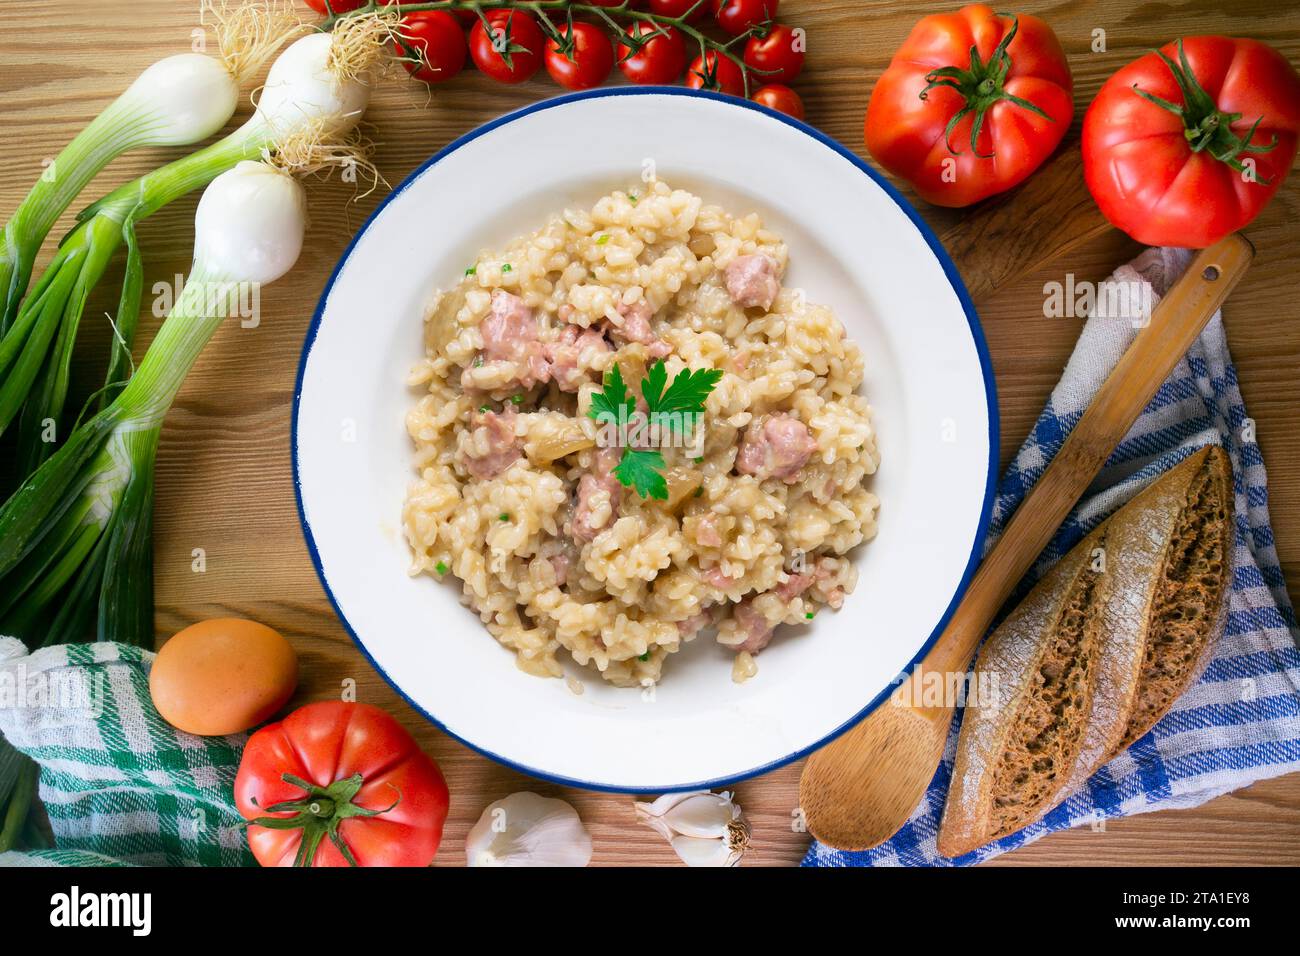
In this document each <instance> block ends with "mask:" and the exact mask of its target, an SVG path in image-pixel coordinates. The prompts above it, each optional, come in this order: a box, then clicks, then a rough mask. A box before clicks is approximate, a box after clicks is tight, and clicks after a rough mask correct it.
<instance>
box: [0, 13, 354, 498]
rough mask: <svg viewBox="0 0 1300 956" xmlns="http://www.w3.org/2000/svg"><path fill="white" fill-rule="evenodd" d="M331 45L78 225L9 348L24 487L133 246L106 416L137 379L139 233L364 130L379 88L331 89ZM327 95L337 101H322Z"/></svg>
mask: <svg viewBox="0 0 1300 956" xmlns="http://www.w3.org/2000/svg"><path fill="white" fill-rule="evenodd" d="M329 45H330V37H329V35H328V34H316V35H314V36H311V37H305V38H303V39H301V40H299V41H298V42H296V43H294V44H292V45H291V46H290V47H289V48H288V49H287V50H286V51H285V52H284V54H283V55H282V56H281V57H280V58H279V59H278V60H277V61H276V62H275V64H274V65H273V66H272V67H271V71H270V74H269V75H268V77H267V84H268V90H267V91H266V93H264V95H263V97H262V99H261V101H260V102H259V104H258V108H257V110H256V112H255V113H254V114H253V116H252V117H251V118H250V119H249V120H248V122H246V123H245V124H244V125H243V126H241V127H240V128H239V129H238V130H236V131H235V132H233V133H231V134H230V135H229V136H227V137H225V138H224V139H222V140H220V141H219V142H217V143H214V144H213V145H211V146H209V147H207V148H206V149H202V150H199V151H198V152H195V153H193V154H191V155H189V156H187V157H185V158H183V159H179V160H177V161H175V162H173V163H169V164H168V165H166V166H163V167H161V168H160V169H156V170H154V171H153V172H151V173H149V174H147V175H145V176H142V177H141V178H139V179H137V180H136V181H134V182H132V183H129V184H127V185H125V186H122V187H120V188H118V189H116V190H114V191H113V192H112V193H110V194H109V195H107V196H105V197H104V198H103V199H101V200H99V201H98V202H96V203H93V204H92V205H91V206H89V207H87V208H86V209H85V210H84V211H83V212H82V213H81V215H80V216H79V217H78V218H79V220H80V222H79V224H78V226H77V227H76V228H75V229H74V230H73V231H72V232H71V233H70V234H69V236H68V237H67V238H66V239H65V240H64V242H63V243H62V245H61V246H60V248H59V251H58V253H57V254H56V256H55V259H54V261H53V262H51V264H50V266H49V267H48V268H47V269H46V271H45V274H44V275H43V276H42V277H41V279H40V281H39V282H38V284H37V285H36V287H35V288H34V289H33V290H32V294H31V295H30V296H28V298H27V299H26V300H25V301H24V303H23V305H22V308H21V309H20V311H19V313H18V315H17V317H16V320H15V322H14V324H13V327H12V328H11V329H9V331H8V333H6V334H5V335H4V337H3V339H0V432H3V430H4V429H5V428H6V427H7V426H8V425H9V424H10V422H11V421H12V420H13V418H14V417H15V415H17V414H18V412H19V409H20V408H21V410H22V417H21V420H20V424H19V437H18V451H17V460H18V477H19V478H20V479H21V478H22V477H24V476H26V475H28V474H30V473H31V472H32V471H34V470H35V468H36V467H37V466H38V465H39V464H40V463H41V462H42V461H44V460H45V459H46V458H47V457H49V455H50V453H51V452H52V451H53V450H54V447H55V445H54V444H53V443H51V442H47V441H45V436H44V434H43V432H44V430H45V428H44V423H45V422H47V421H53V422H56V423H57V422H58V421H59V420H60V418H61V416H62V414H63V411H64V403H65V401H66V399H67V394H68V386H69V373H70V369H71V361H72V351H73V345H74V343H75V341H76V336H77V328H78V325H79V323H80V320H81V315H82V312H83V310H84V308H85V305H86V300H87V297H88V295H89V293H90V291H91V290H92V289H93V288H94V287H95V285H96V284H97V283H98V281H99V280H100V278H102V276H103V274H104V271H105V269H106V267H107V265H108V262H109V260H110V258H111V257H112V255H113V253H114V252H115V250H116V249H117V246H118V244H119V243H120V242H122V241H125V243H126V245H127V268H126V278H125V280H124V284H123V294H122V297H121V300H120V303H119V307H118V314H117V319H116V321H115V323H114V330H115V335H114V340H113V345H112V348H111V356H110V360H109V370H108V375H107V376H106V380H105V388H104V389H103V390H102V391H101V402H100V407H101V408H102V407H103V406H104V405H105V404H106V403H107V402H108V400H110V399H111V398H112V397H113V395H114V394H116V391H117V389H118V387H120V385H121V383H122V382H123V381H124V380H125V379H126V376H127V374H129V367H130V352H131V342H132V339H133V338H134V334H135V328H136V325H137V323H138V320H139V297H140V287H141V285H142V284H143V266H142V263H141V261H140V255H139V251H138V249H137V248H136V241H135V224H136V223H137V222H139V221H140V220H141V219H144V218H145V217H146V216H149V215H152V214H153V213H154V212H156V211H157V210H159V209H161V208H162V207H163V206H165V205H167V204H168V203H171V202H173V201H174V200H176V199H178V198H180V197H181V196H184V195H185V194H186V193H189V192H191V191H192V190H194V189H197V188H199V187H201V186H205V185H207V184H208V183H210V182H211V181H212V180H213V179H214V178H216V177H217V176H218V175H220V174H221V173H223V172H225V171H226V170H228V169H231V168H233V167H234V166H235V164H236V163H239V162H241V161H243V160H247V159H251V158H253V157H255V156H258V155H260V154H262V153H263V152H264V151H267V150H271V149H274V148H275V147H276V145H277V144H278V143H280V144H282V143H284V142H286V141H289V140H292V139H293V138H294V137H304V136H306V137H309V138H312V137H319V136H321V135H322V131H323V130H324V131H327V132H328V135H329V136H330V137H338V136H340V135H341V134H343V133H345V132H347V131H348V130H350V129H351V127H352V126H354V125H355V124H356V122H357V119H358V118H359V116H360V112H361V111H362V110H364V108H365V105H366V103H367V102H368V98H369V87H368V86H366V85H364V84H362V83H360V82H359V81H356V80H351V81H343V80H340V81H339V82H338V83H334V84H332V85H330V84H324V83H322V81H321V78H322V77H325V78H326V79H328V78H329V73H328V65H327V64H328V62H329V61H328V52H329ZM322 89H324V90H328V91H329V92H328V93H326V94H325V95H322V93H321V90H322ZM271 90H274V93H272V92H271Z"/></svg>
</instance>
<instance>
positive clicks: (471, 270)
mask: <svg viewBox="0 0 1300 956" xmlns="http://www.w3.org/2000/svg"><path fill="white" fill-rule="evenodd" d="M476 272H478V266H470V267H469V268H468V269H466V270H465V275H467V276H472V275H474V274H475V273H476Z"/></svg>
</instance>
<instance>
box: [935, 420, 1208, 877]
mask: <svg viewBox="0 0 1300 956" xmlns="http://www.w3.org/2000/svg"><path fill="white" fill-rule="evenodd" d="M1232 495H1233V492H1232V468H1231V464H1230V462H1229V460H1228V456H1227V454H1226V453H1225V452H1224V451H1223V449H1222V448H1219V447H1218V446H1212V447H1207V448H1204V449H1201V450H1200V451H1197V452H1195V453H1194V454H1192V455H1190V456H1188V458H1186V459H1185V460H1184V461H1182V462H1180V463H1179V464H1178V465H1176V466H1175V467H1174V468H1172V469H1170V470H1169V471H1168V472H1166V473H1165V474H1164V475H1162V476H1161V477H1160V478H1159V479H1157V480H1156V481H1155V482H1154V483H1153V484H1152V485H1151V486H1150V487H1148V488H1146V489H1144V490H1143V491H1142V492H1141V493H1140V494H1138V495H1137V496H1136V497H1135V498H1133V499H1132V500H1131V501H1129V502H1128V503H1127V504H1125V505H1124V507H1123V508H1121V509H1120V510H1119V511H1117V512H1116V513H1115V514H1114V515H1112V516H1111V517H1110V518H1108V519H1107V520H1106V521H1105V522H1103V523H1102V524H1101V525H1100V526H1099V527H1097V528H1096V529H1094V531H1093V532H1092V533H1091V534H1089V535H1088V536H1087V537H1086V538H1084V540H1083V541H1081V542H1079V544H1077V545H1076V546H1075V547H1074V548H1073V549H1072V550H1071V551H1070V553H1069V554H1067V555H1066V556H1065V557H1064V558H1062V559H1061V561H1060V562H1058V564H1057V565H1056V567H1054V568H1053V569H1052V570H1051V571H1050V572H1048V574H1047V575H1046V576H1045V577H1044V578H1043V579H1042V580H1041V581H1039V582H1038V584H1037V585H1036V586H1035V587H1034V589H1033V590H1032V591H1030V593H1029V595H1028V596H1027V597H1026V598H1025V599H1024V601H1023V602H1021V604H1020V606H1019V607H1017V608H1016V609H1015V610H1014V611H1012V612H1011V614H1010V615H1008V617H1007V618H1006V620H1005V621H1003V623H1002V624H1001V625H999V627H998V628H997V630H995V631H994V632H993V634H992V635H991V636H990V637H989V639H988V640H987V641H986V642H985V644H984V647H983V648H982V649H981V650H980V654H979V658H978V661H977V663H976V666H975V677H976V681H977V682H978V681H988V680H990V679H993V680H996V682H997V683H996V686H997V687H998V689H999V694H998V695H997V698H998V699H997V701H996V703H995V705H994V706H983V707H981V706H979V705H978V702H972V703H968V705H967V707H966V711H965V714H964V716H963V720H962V727H961V733H960V735H959V738H958V742H957V754H956V760H955V763H954V767H953V779H952V784H951V786H950V788H949V791H948V800H947V803H946V805H945V806H944V814H943V820H942V823H941V825H940V829H939V835H938V847H939V852H941V853H943V854H944V855H945V856H960V855H962V854H964V853H968V852H970V851H971V850H974V849H976V848H977V847H979V846H982V845H984V844H985V843H987V842H989V841H990V840H994V839H997V838H998V837H1001V836H1005V835H1006V834H1008V833H1013V832H1015V831H1016V830H1019V829H1021V828H1023V827H1024V826H1026V825H1028V824H1029V823H1031V822H1033V821H1034V820H1037V819H1039V818H1040V817H1041V816H1042V815H1043V814H1044V813H1046V812H1047V811H1048V810H1049V809H1050V808H1052V807H1053V806H1055V805H1056V804H1057V803H1058V802H1059V801H1060V800H1061V799H1062V798H1063V797H1064V796H1066V795H1067V794H1069V793H1072V792H1074V791H1075V790H1076V789H1077V788H1078V787H1080V786H1082V785H1083V783H1084V782H1085V781H1086V780H1087V779H1088V778H1089V777H1090V776H1091V775H1092V774H1093V773H1094V772H1096V770H1097V769H1098V768H1099V767H1101V766H1102V765H1103V764H1105V763H1106V762H1108V761H1109V760H1110V759H1111V758H1113V757H1114V756H1115V755H1116V754H1117V753H1119V752H1120V751H1121V750H1122V749H1124V748H1125V747H1127V746H1128V745H1129V744H1131V743H1132V742H1133V741H1134V740H1136V739H1137V738H1138V737H1140V736H1141V735H1142V734H1144V733H1146V732H1147V730H1149V729H1150V728H1151V727H1152V726H1153V725H1154V724H1155V723H1156V721H1158V720H1159V719H1160V717H1161V716H1163V715H1164V713H1165V712H1166V711H1167V710H1168V709H1169V707H1170V706H1172V704H1173V702H1174V701H1175V700H1176V699H1177V698H1178V696H1180V695H1181V694H1182V693H1183V692H1184V691H1185V690H1186V689H1187V687H1189V686H1190V685H1191V684H1192V682H1193V681H1194V680H1195V679H1196V677H1197V676H1198V675H1199V673H1200V671H1201V670H1202V669H1203V667H1204V665H1205V661H1206V660H1207V659H1208V657H1209V649H1210V648H1211V647H1212V646H1213V643H1214V639H1215V638H1216V637H1217V635H1218V634H1219V633H1221V631H1222V628H1223V623H1224V619H1225V617H1226V612H1227V603H1228V602H1227V592H1228V586H1229V583H1230V581H1231V557H1232V550H1233V549H1232V533H1233V496H1232ZM1098 555H1100V556H1101V561H1100V562H1098ZM1081 601H1082V604H1081ZM1080 606H1082V607H1084V608H1086V611H1085V617H1086V619H1085V620H1084V621H1083V622H1082V626H1080V624H1079V622H1078V621H1077V620H1075V619H1073V618H1071V617H1070V616H1069V615H1068V614H1067V613H1066V612H1067V611H1068V610H1069V609H1070V608H1071V607H1074V608H1075V609H1076V610H1077V608H1078V607H1080ZM1067 624H1068V625H1069V627H1068V629H1066V630H1063V627H1064V626H1065V625H1067ZM1063 646H1064V647H1067V648H1070V649H1072V653H1074V654H1075V655H1076V656H1077V658H1078V661H1081V662H1083V666H1079V667H1076V668H1075V671H1074V672H1073V673H1074V677H1075V678H1076V680H1077V681H1078V682H1079V686H1078V687H1077V688H1073V690H1074V693H1073V694H1072V695H1071V696H1070V699H1069V700H1068V701H1067V702H1066V706H1063V707H1060V708H1058V710H1059V714H1058V716H1059V717H1060V720H1059V726H1058V727H1057V728H1056V729H1055V736H1054V737H1053V738H1052V743H1053V745H1054V746H1053V747H1052V748H1051V749H1050V753H1048V754H1046V756H1047V757H1048V758H1050V759H1047V760H1035V761H1033V762H1032V763H1031V765H1030V769H1031V771H1032V772H1030V773H1028V774H1026V773H1025V772H1024V770H1023V767H1022V768H1021V769H1020V771H1019V772H1018V773H1016V774H1014V775H1010V776H1008V775H1007V774H1006V773H1002V774H1001V775H1000V776H999V768H1000V767H1002V768H1005V767H1006V764H1007V761H1008V760H1013V761H1014V760H1016V759H1018V758H1019V757H1021V756H1023V753H1022V750H1023V748H1022V747H1020V744H1019V743H1017V741H1021V742H1023V737H1024V728H1023V727H1022V726H1020V725H1021V724H1022V722H1024V721H1026V720H1027V719H1028V720H1033V719H1035V717H1034V714H1035V711H1034V707H1033V706H1032V701H1033V699H1034V695H1035V694H1040V695H1041V694H1042V692H1043V690H1044V686H1045V684H1044V675H1043V665H1044V661H1045V659H1046V657H1047V655H1048V654H1049V651H1050V650H1051V649H1052V648H1053V647H1056V648H1057V654H1058V657H1059V652H1060V649H1061V647H1063ZM976 686H978V684H977V685H976ZM1037 719H1039V720H1041V714H1040V716H1039V717H1038V718H1037ZM1040 765H1041V766H1040ZM1040 770H1041V772H1039V771H1040Z"/></svg>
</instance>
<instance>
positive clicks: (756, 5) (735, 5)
mask: <svg viewBox="0 0 1300 956" xmlns="http://www.w3.org/2000/svg"><path fill="white" fill-rule="evenodd" d="M778 2H779V0H710V6H711V7H712V8H713V19H715V20H717V21H718V26H720V27H722V29H723V30H724V31H725V32H727V33H730V34H731V35H732V36H733V37H738V36H740V35H741V34H742V33H744V32H745V31H746V30H748V29H749V28H750V27H754V26H758V25H759V24H760V23H766V22H767V21H768V20H771V19H772V18H773V17H775V16H776V8H777V4H778Z"/></svg>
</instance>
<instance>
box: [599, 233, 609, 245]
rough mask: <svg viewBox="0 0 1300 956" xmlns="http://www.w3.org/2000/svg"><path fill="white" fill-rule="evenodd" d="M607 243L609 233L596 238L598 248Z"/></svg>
mask: <svg viewBox="0 0 1300 956" xmlns="http://www.w3.org/2000/svg"><path fill="white" fill-rule="evenodd" d="M607 242H609V233H605V234H604V235H603V236H597V237H596V245H598V246H603V245H604V244H605V243H607Z"/></svg>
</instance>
